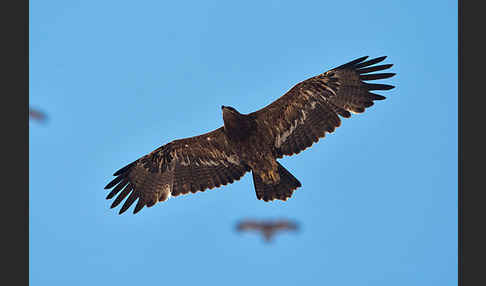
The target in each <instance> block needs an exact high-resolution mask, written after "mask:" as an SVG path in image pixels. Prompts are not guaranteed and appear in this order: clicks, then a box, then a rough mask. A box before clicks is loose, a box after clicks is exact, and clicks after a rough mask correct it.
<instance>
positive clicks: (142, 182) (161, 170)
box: [105, 127, 249, 214]
mask: <svg viewBox="0 0 486 286" xmlns="http://www.w3.org/2000/svg"><path fill="white" fill-rule="evenodd" d="M247 171H249V167H248V166H247V165H246V164H244V163H242V162H241V161H240V158H239V157H238V156H237V155H236V154H235V153H234V152H233V151H232V149H231V147H230V145H229V143H228V141H227V138H226V136H225V134H224V131H223V127H221V128H219V129H216V130H214V131H212V132H209V133H206V134H203V135H200V136H195V137H191V138H185V139H181V140H175V141H172V142H170V143H168V144H166V145H164V146H162V147H160V148H158V149H156V150H154V151H153V152H151V153H150V154H148V155H146V156H144V157H142V158H140V159H138V160H136V161H135V162H133V163H131V164H128V165H127V166H125V167H123V168H122V169H120V170H118V171H117V172H116V173H115V174H113V175H114V176H117V177H116V178H115V179H114V180H112V181H111V182H110V183H108V185H106V187H105V189H111V188H113V190H112V191H111V192H110V193H109V194H108V196H107V197H106V199H111V198H113V197H114V196H115V195H117V194H118V196H117V197H116V199H115V200H114V201H113V204H112V205H111V207H112V208H114V207H116V206H117V205H119V204H120V203H121V202H122V201H123V199H125V198H126V197H127V196H128V198H127V199H126V201H125V203H124V204H123V206H122V207H121V209H120V212H119V213H120V214H121V213H123V212H125V211H126V210H127V209H128V208H129V207H130V206H131V205H132V204H133V203H134V202H135V200H137V199H138V202H137V204H136V206H135V209H134V211H133V213H137V212H139V211H140V210H141V209H142V208H143V207H144V206H147V207H151V206H153V205H154V204H155V203H157V202H160V201H165V200H167V199H168V198H169V197H171V196H178V195H181V194H187V193H189V192H192V193H195V192H198V191H199V192H203V191H205V190H206V189H212V188H214V187H219V186H221V185H226V184H228V183H233V182H234V181H235V180H239V179H240V178H241V177H242V176H243V175H244V174H245V173H246V172H247Z"/></svg>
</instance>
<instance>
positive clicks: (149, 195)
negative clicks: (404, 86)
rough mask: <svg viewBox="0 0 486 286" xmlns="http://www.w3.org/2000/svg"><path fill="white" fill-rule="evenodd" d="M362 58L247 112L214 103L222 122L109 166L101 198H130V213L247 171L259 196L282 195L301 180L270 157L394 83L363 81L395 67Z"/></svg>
mask: <svg viewBox="0 0 486 286" xmlns="http://www.w3.org/2000/svg"><path fill="white" fill-rule="evenodd" d="M367 58H368V57H361V58H359V59H356V60H354V61H351V62H348V63H346V64H343V65H341V66H338V67H336V68H333V69H331V70H329V71H326V72H324V73H322V74H319V75H317V76H314V77H311V78H309V79H306V80H304V81H302V82H300V83H298V84H296V85H295V86H294V87H292V88H291V89H290V90H289V91H288V92H287V93H285V94H284V95H283V96H281V97H280V98H279V99H277V100H276V101H274V102H272V103H271V104H269V105H267V106H266V107H264V108H262V109H260V110H258V111H255V112H252V113H249V114H241V113H239V112H238V111H237V110H236V109H234V108H233V107H230V106H222V107H221V108H222V113H223V121H224V125H223V126H222V127H220V128H218V129H216V130H214V131H211V132H208V133H206V134H202V135H199V136H195V137H190V138H185V139H179V140H174V141H172V142H170V143H168V144H165V145H163V146H161V147H159V148H157V149H156V150H154V151H153V152H151V153H150V154H147V155H145V156H143V157H141V158H139V159H138V160H136V161H134V162H132V163H130V164H128V165H127V166H125V167H123V168H121V169H120V170H118V171H116V172H115V173H114V176H116V178H115V179H113V180H112V181H111V182H110V183H108V185H106V187H105V189H111V188H113V190H112V191H111V192H110V193H109V194H108V196H107V197H106V199H112V198H113V197H115V196H116V195H118V196H117V197H116V198H115V200H114V201H113V203H112V205H111V207H112V208H113V207H116V206H117V205H119V204H120V203H121V202H122V201H123V200H124V199H125V198H126V200H125V202H124V204H123V206H122V207H121V209H120V211H119V213H120V214H121V213H123V212H125V211H126V210H127V209H128V208H129V207H130V206H131V205H132V204H133V203H134V202H135V201H136V200H137V199H138V201H137V204H136V205H135V208H134V210H133V213H137V212H139V211H140V210H141V209H142V208H143V207H144V206H147V207H151V206H153V205H154V204H155V203H157V202H163V201H166V200H167V199H168V198H170V197H175V196H178V195H183V194H188V193H196V192H202V191H205V190H206V189H212V188H215V187H219V186H221V185H226V184H228V183H233V182H234V181H235V180H239V179H240V178H241V177H242V176H243V175H244V174H245V173H246V172H249V171H251V172H252V175H253V184H254V186H255V191H256V196H257V198H258V199H259V200H264V201H273V200H275V199H277V200H283V201H286V200H287V199H288V198H290V197H291V196H292V193H293V192H294V190H296V189H297V188H299V187H300V186H301V183H300V182H299V180H297V179H296V178H295V177H294V176H293V175H292V174H290V172H289V171H287V170H286V169H285V168H284V167H283V166H282V165H280V164H279V163H278V162H277V160H276V159H279V158H282V157H283V156H284V155H288V156H290V155H293V154H298V153H299V152H301V151H303V150H305V149H306V148H308V147H310V146H311V145H312V144H313V143H314V142H317V141H318V140H319V138H322V137H324V136H325V134H326V132H328V133H331V132H333V131H334V130H335V129H336V127H338V126H340V125H341V119H340V117H343V118H348V117H350V116H351V113H362V112H364V111H365V109H366V108H368V107H370V106H372V105H373V101H375V100H383V99H385V97H384V96H382V95H378V94H375V93H373V92H372V91H375V90H390V89H392V88H394V86H392V85H388V84H377V83H368V82H367V81H370V80H378V79H386V78H390V77H392V76H394V75H395V74H394V73H374V72H377V71H382V70H386V69H388V68H390V67H391V66H392V64H382V65H375V64H377V63H380V62H381V61H383V60H384V59H385V58H386V57H378V58H375V59H371V60H368V61H365V60H366V59H367Z"/></svg>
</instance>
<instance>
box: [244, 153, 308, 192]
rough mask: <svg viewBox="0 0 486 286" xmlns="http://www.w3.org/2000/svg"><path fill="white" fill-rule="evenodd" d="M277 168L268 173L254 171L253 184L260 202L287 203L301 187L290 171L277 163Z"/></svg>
mask: <svg viewBox="0 0 486 286" xmlns="http://www.w3.org/2000/svg"><path fill="white" fill-rule="evenodd" d="M274 162H275V163H276V168H275V169H273V170H269V171H267V172H265V171H263V170H258V169H257V170H255V169H253V170H252V175H253V184H254V186H255V192H256V195H257V198H258V199H259V200H264V201H266V202H268V201H273V200H275V199H277V200H282V201H286V200H287V199H288V198H290V197H291V196H292V193H293V192H294V190H295V189H297V188H298V187H300V186H301V184H300V182H299V180H297V179H296V178H295V177H294V176H293V175H292V174H290V172H289V171H287V170H286V169H285V168H284V167H283V166H282V165H280V164H279V163H278V162H277V161H274Z"/></svg>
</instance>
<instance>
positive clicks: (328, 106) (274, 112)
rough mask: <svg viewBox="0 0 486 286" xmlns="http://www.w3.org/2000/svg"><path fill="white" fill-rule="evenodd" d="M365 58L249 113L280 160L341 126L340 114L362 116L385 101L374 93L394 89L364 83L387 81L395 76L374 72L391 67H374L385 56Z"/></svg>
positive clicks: (299, 84)
mask: <svg viewBox="0 0 486 286" xmlns="http://www.w3.org/2000/svg"><path fill="white" fill-rule="evenodd" d="M367 58H368V57H362V58H359V59H356V60H354V61H351V62H349V63H346V64H344V65H341V66H339V67H337V68H334V69H331V70H329V71H327V72H325V73H323V74H320V75H317V76H315V77H312V78H309V79H307V80H305V81H302V82H300V83H298V84H297V85H295V86H294V87H293V88H292V89H290V90H289V91H288V92H287V93H286V94H284V95H283V96H282V97H280V98H279V99H277V100H276V101H274V102H272V103H271V104H269V105H268V106H266V107H264V108H262V109H260V110H258V111H256V112H253V113H250V115H252V116H254V117H255V118H256V120H257V124H258V125H259V128H261V129H263V130H265V133H267V135H269V136H270V138H271V139H272V140H273V144H274V150H275V153H276V154H277V156H278V157H279V158H280V157H282V156H283V155H292V154H297V153H299V152H301V151H302V150H304V149H306V148H308V147H310V146H311V145H312V144H313V143H314V142H317V141H318V140H319V138H321V137H324V135H325V133H326V132H328V133H331V132H333V131H334V130H335V129H336V127H339V126H340V125H341V119H340V118H339V116H338V115H340V116H342V117H344V118H348V117H350V116H351V113H350V112H353V113H362V112H364V111H365V108H367V107H370V106H372V105H373V101H374V100H382V99H385V97H384V96H381V95H378V94H374V93H372V92H371V91H373V90H389V89H392V88H393V87H394V86H392V85H386V84H373V83H367V82H365V81H369V80H375V79H385V78H389V77H392V76H394V75H395V74H394V73H371V72H375V71H381V70H385V69H388V68H390V67H391V66H392V65H391V64H386V65H374V64H376V63H379V62H381V61H383V60H384V59H385V58H386V57H379V58H375V59H371V60H368V61H365V60H366V59H367Z"/></svg>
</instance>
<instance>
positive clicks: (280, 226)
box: [273, 220, 298, 230]
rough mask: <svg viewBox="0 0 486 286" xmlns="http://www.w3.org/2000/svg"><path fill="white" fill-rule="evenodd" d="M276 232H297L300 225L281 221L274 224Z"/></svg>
mask: <svg viewBox="0 0 486 286" xmlns="http://www.w3.org/2000/svg"><path fill="white" fill-rule="evenodd" d="M273 227H274V229H275V230H297V229H298V225H297V224H296V223H294V222H292V221H288V220H279V221H276V222H275V223H274V224H273Z"/></svg>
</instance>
